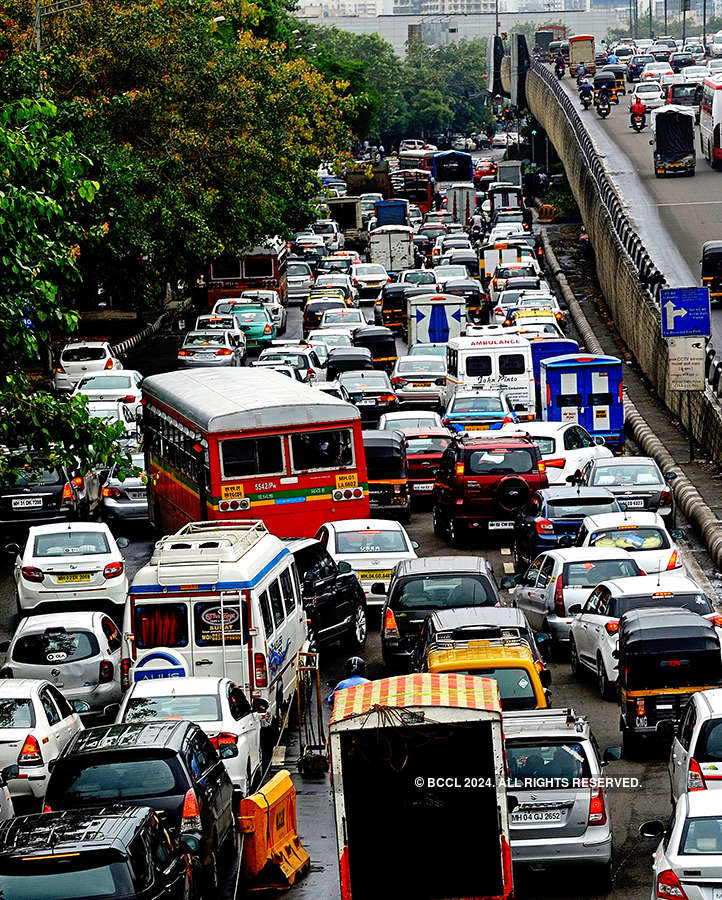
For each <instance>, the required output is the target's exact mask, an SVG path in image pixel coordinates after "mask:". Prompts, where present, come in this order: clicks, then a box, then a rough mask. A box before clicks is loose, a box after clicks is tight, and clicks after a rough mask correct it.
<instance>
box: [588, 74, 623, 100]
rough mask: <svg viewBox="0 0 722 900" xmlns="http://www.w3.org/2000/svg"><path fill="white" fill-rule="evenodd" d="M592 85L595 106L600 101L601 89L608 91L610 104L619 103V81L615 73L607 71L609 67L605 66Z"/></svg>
mask: <svg viewBox="0 0 722 900" xmlns="http://www.w3.org/2000/svg"><path fill="white" fill-rule="evenodd" d="M592 85H593V87H594V105H595V106H596V105H597V101H598V100H599V90H600V88H601V87H605V88H606V89H607V93H608V94H609V102H610V103H619V97H617V79H616V77H615V75H614V72H609V71H607V66H605V67H604V69H603V70H602V71H601V72H597V73H596V75H595V76H594V81H593V82H592Z"/></svg>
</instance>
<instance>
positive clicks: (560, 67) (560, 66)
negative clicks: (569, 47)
mask: <svg viewBox="0 0 722 900" xmlns="http://www.w3.org/2000/svg"><path fill="white" fill-rule="evenodd" d="M566 67H567V63H566V60H565V59H564V57H563V56H562V55H561V53H559V54H557V58H556V59H555V60H554V71H555V73H556V74H557V75H558V74H559V73H560V72H561V74H562V75H563V74H564V72H565V70H566Z"/></svg>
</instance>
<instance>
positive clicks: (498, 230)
mask: <svg viewBox="0 0 722 900" xmlns="http://www.w3.org/2000/svg"><path fill="white" fill-rule="evenodd" d="M515 234H524V223H523V222H507V223H506V224H504V225H495V226H494V228H492V229H491V231H490V232H489V234H488V235H487V237H486V243H487V244H495V243H496V242H497V241H503V240H504V239H505V238H508V237H513V236H514V235H515Z"/></svg>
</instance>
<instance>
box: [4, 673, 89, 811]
mask: <svg viewBox="0 0 722 900" xmlns="http://www.w3.org/2000/svg"><path fill="white" fill-rule="evenodd" d="M0 709H2V722H1V723H0V767H3V768H4V767H5V766H12V765H17V767H18V769H19V774H18V776H17V777H15V778H11V779H10V781H9V782H8V787H9V789H10V795H11V797H13V799H15V798H18V797H22V798H23V799H27V800H42V798H43V797H44V796H45V787H46V785H47V783H48V777H49V775H50V769H49V764H50V763H51V762H54V761H55V760H56V759H57V758H58V756H60V754H61V753H62V752H63V750H64V749H65V747H66V745H67V744H69V743H70V741H71V740H72V739H73V738H74V737H75V735H76V734H77V733H78V732H79V731H82V730H83V723H82V722H81V721H80V716H79V715H78V713H76V712H75V711H74V710H73V708H72V707H71V705H70V704H69V703H68V701H67V700H66V699H65V697H63V695H62V694H61V693H60V691H59V690H58V689H57V688H56V687H54V686H53V685H52V684H50V682H49V681H42V680H40V679H31V678H2V679H0Z"/></svg>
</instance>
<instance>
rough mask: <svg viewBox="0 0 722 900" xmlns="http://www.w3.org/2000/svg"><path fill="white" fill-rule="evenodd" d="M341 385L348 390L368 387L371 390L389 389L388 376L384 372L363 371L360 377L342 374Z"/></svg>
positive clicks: (361, 389)
mask: <svg viewBox="0 0 722 900" xmlns="http://www.w3.org/2000/svg"><path fill="white" fill-rule="evenodd" d="M342 383H343V386H344V387H345V388H346V389H347V390H349V391H364V390H366V389H368V388H371V389H372V390H379V391H380V390H384V389H386V390H391V388H390V387H389V380H388V376H387V375H386V373H385V372H372V371H371V370H369V371H368V372H364V374H363V377H362V378H355V377H349V376H344V377H343V379H342Z"/></svg>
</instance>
